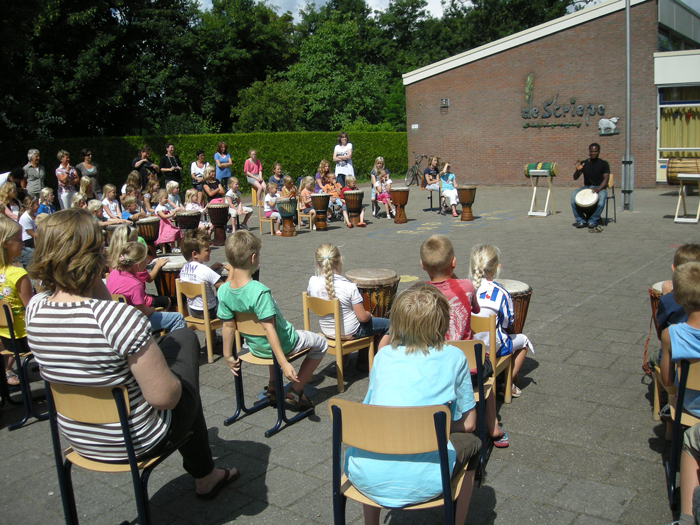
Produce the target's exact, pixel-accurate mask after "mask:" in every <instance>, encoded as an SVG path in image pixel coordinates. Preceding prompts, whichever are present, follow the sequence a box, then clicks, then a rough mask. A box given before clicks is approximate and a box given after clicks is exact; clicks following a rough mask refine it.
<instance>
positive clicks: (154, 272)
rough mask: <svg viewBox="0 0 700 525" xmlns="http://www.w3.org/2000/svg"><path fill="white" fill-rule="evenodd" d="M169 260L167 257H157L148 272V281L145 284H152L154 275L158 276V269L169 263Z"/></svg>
mask: <svg viewBox="0 0 700 525" xmlns="http://www.w3.org/2000/svg"><path fill="white" fill-rule="evenodd" d="M169 260H170V259H169V258H168V257H159V258H158V259H156V262H155V264H154V265H153V268H152V269H151V271H150V272H148V279H147V281H146V282H149V283H152V282H153V280H154V279H155V278H156V275H158V272H159V271H160V269H161V268H162V267H163V266H164V265H165V264H166V263H167V262H168V261H169Z"/></svg>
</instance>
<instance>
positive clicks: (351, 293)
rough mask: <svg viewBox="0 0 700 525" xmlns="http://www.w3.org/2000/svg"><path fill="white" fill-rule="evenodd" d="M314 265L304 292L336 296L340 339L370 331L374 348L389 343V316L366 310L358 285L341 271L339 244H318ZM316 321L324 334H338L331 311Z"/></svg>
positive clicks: (356, 336) (334, 335)
mask: <svg viewBox="0 0 700 525" xmlns="http://www.w3.org/2000/svg"><path fill="white" fill-rule="evenodd" d="M316 266H317V275H315V276H313V277H311V279H309V287H308V289H307V292H308V294H309V295H310V296H311V297H319V298H321V299H327V300H329V299H330V300H332V299H335V298H337V299H338V301H339V302H340V315H341V317H342V319H341V323H340V330H341V332H342V333H340V334H338V335H339V336H340V337H341V338H342V339H359V338H360V337H368V336H370V335H373V336H374V348H375V349H376V350H377V351H378V350H379V349H380V348H382V347H384V346H386V345H388V344H389V335H388V332H389V319H384V318H382V317H372V314H370V313H369V312H368V311H366V310H365V307H364V305H363V303H362V296H361V295H360V291H359V290H358V289H357V285H355V284H354V283H351V282H350V281H348V280H347V279H346V278H345V277H343V276H342V275H341V274H342V272H343V258H342V256H341V255H340V250H338V247H337V246H335V245H333V244H322V245H321V246H319V247H318V249H317V250H316ZM318 323H319V325H320V326H321V331H322V332H323V335H325V336H327V337H332V338H335V337H337V335H336V333H335V325H334V323H333V316H332V315H326V316H324V317H321V318H319V320H318Z"/></svg>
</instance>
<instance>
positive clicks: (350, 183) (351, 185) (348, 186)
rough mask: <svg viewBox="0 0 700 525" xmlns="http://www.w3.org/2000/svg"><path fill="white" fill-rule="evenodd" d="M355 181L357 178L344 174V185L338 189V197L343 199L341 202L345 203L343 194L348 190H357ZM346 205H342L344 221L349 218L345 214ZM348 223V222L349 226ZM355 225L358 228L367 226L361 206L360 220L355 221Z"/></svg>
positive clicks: (348, 220)
mask: <svg viewBox="0 0 700 525" xmlns="http://www.w3.org/2000/svg"><path fill="white" fill-rule="evenodd" d="M356 181H357V179H356V178H355V176H354V175H346V176H345V186H343V189H341V190H340V198H341V199H343V203H345V194H346V193H347V192H349V191H355V190H357V186H356V184H355V183H356ZM347 214H348V212H347V205H345V206H343V216H344V217H345V221H346V222H348V223H349V222H350V219H349V218H348V216H347ZM349 225H350V224H348V226H349ZM357 226H358V227H360V228H364V227H365V226H367V223H365V209H364V208H362V211H361V212H360V222H358V223H357Z"/></svg>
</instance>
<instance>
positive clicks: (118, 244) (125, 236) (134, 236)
mask: <svg viewBox="0 0 700 525" xmlns="http://www.w3.org/2000/svg"><path fill="white" fill-rule="evenodd" d="M138 238H139V233H138V230H137V229H136V228H133V227H132V226H131V225H129V224H122V225H120V226H118V227H117V228H116V229H115V230H114V232H112V239H111V240H110V241H109V248H108V250H107V263H108V265H109V267H110V269H113V268H116V267H117V263H118V262H119V255H121V252H122V248H123V247H124V245H125V244H126V243H128V242H135V241H137V240H138Z"/></svg>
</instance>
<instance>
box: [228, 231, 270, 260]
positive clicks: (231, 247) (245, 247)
mask: <svg viewBox="0 0 700 525" xmlns="http://www.w3.org/2000/svg"><path fill="white" fill-rule="evenodd" d="M261 247H262V242H261V241H260V239H258V238H257V237H256V236H255V235H253V234H252V233H250V232H249V231H245V230H237V231H236V233H234V234H233V235H229V236H228V238H227V239H226V246H225V248H224V250H225V252H226V260H227V261H228V263H229V264H230V265H231V266H232V267H233V268H239V269H244V268H248V265H249V264H250V258H251V257H252V256H253V254H256V255H259V254H260V248H261Z"/></svg>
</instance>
